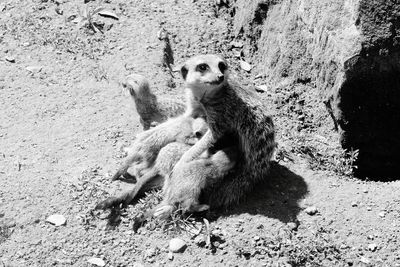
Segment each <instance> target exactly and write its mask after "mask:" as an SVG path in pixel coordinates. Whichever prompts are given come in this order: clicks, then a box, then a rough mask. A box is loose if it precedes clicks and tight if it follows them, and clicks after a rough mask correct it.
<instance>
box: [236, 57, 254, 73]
mask: <svg viewBox="0 0 400 267" xmlns="http://www.w3.org/2000/svg"><path fill="white" fill-rule="evenodd" d="M239 63H240V67H241V68H242V70H245V71H247V72H250V71H251V69H252V67H251V65H250V64H249V63H247V62H246V61H244V60H240V62H239Z"/></svg>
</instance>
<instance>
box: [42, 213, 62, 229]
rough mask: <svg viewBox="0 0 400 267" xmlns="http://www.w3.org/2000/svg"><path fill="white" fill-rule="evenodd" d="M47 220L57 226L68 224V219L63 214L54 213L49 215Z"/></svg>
mask: <svg viewBox="0 0 400 267" xmlns="http://www.w3.org/2000/svg"><path fill="white" fill-rule="evenodd" d="M46 222H49V223H51V224H54V225H55V226H61V225H65V224H66V222H67V219H65V217H64V216H63V215H61V214H53V215H50V216H49V217H47V219H46Z"/></svg>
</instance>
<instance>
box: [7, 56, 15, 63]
mask: <svg viewBox="0 0 400 267" xmlns="http://www.w3.org/2000/svg"><path fill="white" fill-rule="evenodd" d="M5 59H6V60H7V61H8V62H10V63H15V57H13V56H6V57H5Z"/></svg>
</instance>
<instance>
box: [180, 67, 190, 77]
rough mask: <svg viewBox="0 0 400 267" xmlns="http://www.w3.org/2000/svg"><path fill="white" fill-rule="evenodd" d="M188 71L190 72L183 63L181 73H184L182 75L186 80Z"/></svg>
mask: <svg viewBox="0 0 400 267" xmlns="http://www.w3.org/2000/svg"><path fill="white" fill-rule="evenodd" d="M188 72H189V70H188V68H187V67H186V65H183V66H182V67H181V74H182V77H183V79H184V80H186V76H187V74H188Z"/></svg>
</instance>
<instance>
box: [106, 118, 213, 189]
mask: <svg viewBox="0 0 400 267" xmlns="http://www.w3.org/2000/svg"><path fill="white" fill-rule="evenodd" d="M206 128H207V123H206V121H205V120H204V118H202V117H198V118H193V117H188V116H184V115H181V116H179V117H177V118H173V119H169V120H168V121H166V122H164V123H162V124H160V125H158V126H157V127H155V128H153V129H150V130H148V131H144V132H142V133H140V134H138V135H137V137H136V139H135V140H134V143H133V145H132V146H131V147H130V148H129V149H128V157H127V159H126V160H125V163H124V164H123V165H122V166H121V167H120V168H119V169H118V171H117V172H116V173H115V174H114V176H113V177H112V180H113V181H114V180H117V179H119V178H120V177H121V176H123V175H125V174H126V173H127V171H128V169H129V167H130V166H131V165H132V164H133V163H138V162H140V163H138V164H137V165H136V166H135V167H136V169H137V171H138V172H140V171H142V170H144V169H147V168H149V167H150V166H151V164H153V163H154V160H155V159H156V157H157V155H158V153H159V152H160V150H161V149H162V148H163V147H165V146H166V145H167V144H169V143H173V142H179V143H184V144H189V145H194V144H195V143H196V142H197V141H198V139H199V137H200V135H201V136H202V131H203V130H204V129H206Z"/></svg>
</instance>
